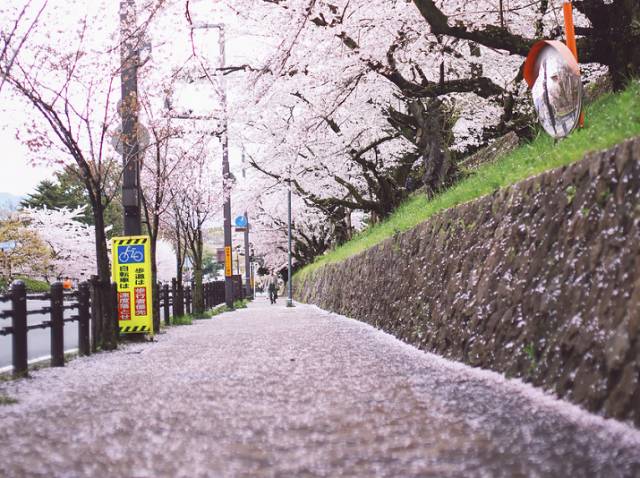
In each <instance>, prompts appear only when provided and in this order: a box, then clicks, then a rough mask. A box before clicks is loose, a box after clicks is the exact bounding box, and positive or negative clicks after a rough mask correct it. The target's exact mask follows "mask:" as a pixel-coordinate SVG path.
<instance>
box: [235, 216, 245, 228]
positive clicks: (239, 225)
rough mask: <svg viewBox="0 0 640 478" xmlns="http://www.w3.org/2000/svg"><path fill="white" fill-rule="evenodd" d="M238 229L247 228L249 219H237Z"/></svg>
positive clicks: (240, 217) (242, 217) (239, 217)
mask: <svg viewBox="0 0 640 478" xmlns="http://www.w3.org/2000/svg"><path fill="white" fill-rule="evenodd" d="M236 227H247V218H246V217H244V216H238V217H236Z"/></svg>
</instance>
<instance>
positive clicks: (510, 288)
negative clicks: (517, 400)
mask: <svg viewBox="0 0 640 478" xmlns="http://www.w3.org/2000/svg"><path fill="white" fill-rule="evenodd" d="M639 191H640V139H635V140H630V141H627V142H625V143H623V144H620V145H618V146H617V147H615V148H613V149H612V150H609V151H606V152H602V153H597V154H595V153H594V154H589V155H587V157H586V158H585V159H584V160H582V161H580V162H578V163H575V164H573V165H571V166H568V167H565V168H561V169H557V170H553V171H550V172H548V173H545V174H542V175H540V176H537V177H534V178H530V179H528V180H526V181H523V182H521V183H518V184H516V185H514V186H512V187H509V188H507V189H504V190H501V191H498V192H496V193H494V194H493V195H491V196H487V197H484V198H481V199H479V200H476V201H474V202H471V203H468V204H464V205H461V206H458V207H456V208H453V209H450V210H447V211H444V212H442V213H440V214H438V215H436V216H434V217H433V218H431V219H430V220H428V221H427V222H425V223H422V224H420V225H419V226H417V227H416V228H415V229H413V230H411V231H408V232H406V233H402V234H398V235H397V236H395V237H393V238H390V239H388V240H386V241H385V242H383V243H381V244H380V245H378V246H376V247H374V248H372V249H369V250H367V251H365V252H364V253H361V254H359V255H357V256H355V257H352V258H350V259H348V260H347V261H345V262H343V263H340V264H331V265H327V266H324V267H322V268H321V269H319V270H317V271H315V272H314V273H312V274H311V275H310V276H309V277H307V279H306V280H305V282H304V283H303V284H298V287H297V288H296V296H297V298H298V299H300V300H301V301H303V302H310V303H314V304H317V305H319V306H320V307H323V308H325V309H329V310H332V311H335V312H338V313H340V314H344V315H347V316H350V317H353V318H356V319H359V320H362V321H365V322H368V323H371V324H372V325H374V326H376V327H379V328H381V329H383V330H385V331H387V332H389V333H391V334H394V335H396V336H397V337H399V338H400V339H402V340H404V341H406V342H409V343H411V344H413V345H415V346H417V347H419V348H421V349H424V350H428V351H431V352H435V353H437V354H440V355H443V356H445V357H448V358H451V359H454V360H458V361H463V362H465V363H468V364H470V365H473V366H479V367H484V368H489V369H493V370H496V371H499V372H502V373H504V374H506V375H507V376H510V377H522V378H523V379H524V380H526V381H529V382H532V383H533V384H534V385H537V386H541V387H544V388H545V389H548V390H552V391H554V392H556V393H557V394H558V395H559V396H561V397H563V398H565V399H568V400H570V401H572V402H575V403H578V404H580V405H581V406H583V407H585V408H587V409H589V410H591V411H594V412H598V413H601V414H603V415H605V416H610V417H615V418H618V419H623V420H629V421H632V422H633V423H635V425H636V426H640V340H639V338H640V192H639Z"/></svg>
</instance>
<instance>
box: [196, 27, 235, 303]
mask: <svg viewBox="0 0 640 478" xmlns="http://www.w3.org/2000/svg"><path fill="white" fill-rule="evenodd" d="M191 28H192V29H194V30H196V29H203V30H208V29H211V28H215V29H217V30H218V48H219V56H220V66H219V67H218V72H217V76H218V81H219V82H220V84H219V86H220V92H219V93H220V103H221V105H222V134H221V137H220V140H221V143H222V194H223V197H224V206H223V215H224V256H225V265H224V301H225V304H226V305H227V307H229V308H230V309H232V308H233V278H232V275H233V251H232V249H231V248H232V241H231V187H230V186H231V185H230V184H229V183H230V180H231V172H230V169H229V120H228V118H227V90H226V88H225V84H224V68H225V66H226V61H227V60H226V51H225V28H224V24H223V23H204V24H200V25H192V27H191Z"/></svg>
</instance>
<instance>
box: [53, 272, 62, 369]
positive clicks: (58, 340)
mask: <svg viewBox="0 0 640 478" xmlns="http://www.w3.org/2000/svg"><path fill="white" fill-rule="evenodd" d="M50 293H51V366H52V367H64V309H63V308H62V307H63V305H64V289H63V288H62V283H61V282H55V283H53V284H51V292H50Z"/></svg>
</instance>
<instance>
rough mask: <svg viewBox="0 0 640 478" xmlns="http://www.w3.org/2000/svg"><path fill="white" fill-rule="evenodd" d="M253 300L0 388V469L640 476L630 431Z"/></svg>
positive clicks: (340, 323)
mask: <svg viewBox="0 0 640 478" xmlns="http://www.w3.org/2000/svg"><path fill="white" fill-rule="evenodd" d="M279 302H280V303H279V304H277V305H275V306H271V305H269V304H268V302H267V301H265V300H264V299H258V300H257V301H256V302H255V303H253V304H251V306H250V307H249V308H248V309H243V310H239V311H236V312H233V313H227V314H224V315H221V316H218V317H216V318H214V319H212V320H205V321H198V322H196V323H195V324H194V325H192V326H184V327H176V328H172V329H170V330H169V331H168V332H167V333H164V334H161V335H160V336H159V337H158V340H157V342H155V343H147V344H135V345H129V346H127V347H125V348H123V349H122V350H120V351H117V352H114V353H108V354H99V355H96V356H93V357H90V358H84V359H77V360H74V361H72V362H71V363H69V364H68V366H67V367H65V368H64V369H44V370H41V371H38V372H35V373H34V374H33V376H34V378H33V379H30V380H21V381H17V382H7V383H2V384H0V394H3V395H6V396H10V397H13V398H16V399H17V400H18V403H17V404H13V405H2V406H0V424H1V426H0V443H1V445H0V476H7V477H23V476H43V477H45V476H46V477H52V476H65V477H66V476H69V477H76V476H77V477H83V476H93V477H101V476H112V477H165V476H167V477H174V476H176V477H179V476H180V477H182V476H184V477H200V476H203V477H205V476H206V477H209V476H211V477H216V476H224V477H226V476H231V477H236V476H238V477H253V476H282V477H311V476H330V477H336V476H362V477H374V476H394V477H411V476H434V477H435V476H437V477H442V476H509V477H510V476H571V477H578V476H603V477H604V476H606V477H615V476H640V432H638V431H637V430H635V429H633V428H631V427H628V426H626V425H623V424H620V423H618V422H615V421H608V420H603V419H601V418H598V417H595V416H592V415H590V414H588V413H586V412H583V411H581V410H580V409H578V408H576V407H574V406H572V405H568V404H566V403H564V402H560V401H558V400H555V399H553V398H551V397H548V396H546V395H543V394H542V393H541V392H538V391H536V390H533V389H532V388H531V387H529V386H526V385H523V384H521V383H519V382H517V381H508V380H505V379H503V378H502V377H501V376H499V375H497V374H494V373H491V372H486V371H481V370H477V369H471V368H468V367H465V366H462V365H459V364H455V363H452V362H448V361H445V360H443V359H440V358H438V357H435V356H433V355H430V354H425V353H423V352H420V351H418V350H416V349H414V348H411V347H409V346H407V345H404V344H402V343H401V342H398V341H397V340H395V339H393V338H392V337H390V336H388V335H386V334H383V333H381V332H379V331H377V330H375V329H373V328H371V327H369V326H367V325H364V324H362V323H359V322H356V321H353V320H350V319H346V318H344V317H339V316H336V315H332V314H329V313H327V312H324V311H321V310H319V309H317V308H314V307H310V306H304V305H300V306H298V307H295V308H292V309H287V308H286V307H284V304H283V301H282V300H280V301H279Z"/></svg>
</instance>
